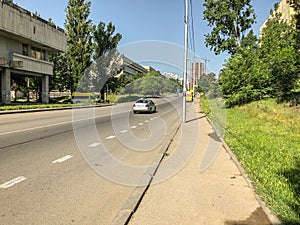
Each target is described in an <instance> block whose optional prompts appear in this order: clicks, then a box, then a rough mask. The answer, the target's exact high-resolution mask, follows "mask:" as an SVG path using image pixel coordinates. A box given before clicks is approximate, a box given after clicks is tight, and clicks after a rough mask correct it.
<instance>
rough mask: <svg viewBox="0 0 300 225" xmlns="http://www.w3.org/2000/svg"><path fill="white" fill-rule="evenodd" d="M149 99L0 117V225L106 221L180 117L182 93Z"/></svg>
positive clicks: (140, 180) (140, 177) (155, 157)
mask: <svg viewBox="0 0 300 225" xmlns="http://www.w3.org/2000/svg"><path fill="white" fill-rule="evenodd" d="M154 101H155V102H157V104H158V111H157V112H156V113H154V114H136V115H135V114H133V113H132V112H130V109H131V105H132V103H124V104H118V105H116V106H111V107H101V108H88V109H87V108H80V109H76V110H75V109H73V110H59V111H45V112H34V113H18V114H7V115H0V224H5V225H8V224H14V225H15V224H39V225H40V224H51V225H53V224H101V225H105V224H111V223H112V222H113V221H114V219H115V217H116V216H117V215H118V213H119V211H120V210H121V208H122V206H123V205H124V204H125V202H127V201H128V199H130V198H131V196H132V193H133V192H134V190H135V186H138V185H144V184H145V183H144V181H145V177H146V178H147V176H149V171H151V169H152V168H153V167H155V165H156V162H157V160H158V159H159V157H160V156H161V150H162V147H163V146H164V145H165V144H166V143H168V142H169V141H170V135H171V134H172V133H173V132H174V130H175V129H176V128H177V126H178V123H179V122H180V118H179V115H178V113H180V112H178V111H176V108H179V106H180V103H181V98H176V97H172V98H168V99H155V100H154ZM149 169H150V170H149ZM150 176H151V174H150Z"/></svg>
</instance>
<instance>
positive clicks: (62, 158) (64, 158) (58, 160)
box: [52, 155, 73, 163]
mask: <svg viewBox="0 0 300 225" xmlns="http://www.w3.org/2000/svg"><path fill="white" fill-rule="evenodd" d="M71 158H73V155H66V156H64V157H61V158H59V159H56V160H54V161H53V162H52V163H62V162H64V161H67V160H69V159H71Z"/></svg>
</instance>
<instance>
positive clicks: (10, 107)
mask: <svg viewBox="0 0 300 225" xmlns="http://www.w3.org/2000/svg"><path fill="white" fill-rule="evenodd" d="M70 106H72V104H20V105H6V106H0V111H3V110H22V109H45V108H58V107H70Z"/></svg>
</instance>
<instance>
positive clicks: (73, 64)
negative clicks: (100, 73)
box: [65, 0, 93, 92]
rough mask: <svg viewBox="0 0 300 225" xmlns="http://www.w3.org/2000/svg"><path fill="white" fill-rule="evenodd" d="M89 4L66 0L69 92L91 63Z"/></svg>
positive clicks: (73, 89)
mask: <svg viewBox="0 0 300 225" xmlns="http://www.w3.org/2000/svg"><path fill="white" fill-rule="evenodd" d="M90 6H91V3H90V2H85V1H84V0H68V6H67V9H66V13H67V18H66V22H65V28H66V31H67V52H66V57H67V61H68V65H69V67H68V69H69V74H70V75H71V76H70V81H71V82H70V84H71V87H70V88H71V92H74V91H75V90H76V89H77V86H78V83H79V81H80V79H81V77H82V76H83V75H84V73H85V71H86V69H87V68H88V67H89V66H90V65H91V55H92V51H93V48H92V46H93V45H92V35H91V29H92V21H91V20H89V19H88V17H89V14H90Z"/></svg>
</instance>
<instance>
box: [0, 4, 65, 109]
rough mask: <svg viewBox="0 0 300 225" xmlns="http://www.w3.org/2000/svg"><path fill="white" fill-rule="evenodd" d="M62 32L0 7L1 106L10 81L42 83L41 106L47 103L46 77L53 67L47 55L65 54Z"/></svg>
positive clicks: (17, 10) (11, 7)
mask: <svg viewBox="0 0 300 225" xmlns="http://www.w3.org/2000/svg"><path fill="white" fill-rule="evenodd" d="M66 44H67V38H66V34H65V32H64V30H63V29H61V28H59V27H56V26H54V25H52V24H50V23H49V22H47V21H45V20H43V19H41V18H40V17H38V16H36V15H35V14H33V13H31V12H29V11H27V10H25V9H23V8H21V7H19V6H17V5H15V4H12V3H7V2H6V1H5V0H3V1H2V3H1V4H0V76H1V79H0V88H1V95H0V100H1V104H9V103H10V101H11V96H10V93H11V89H12V85H13V77H14V76H19V77H24V78H25V77H28V76H30V77H38V78H40V79H41V84H42V85H41V89H42V90H41V98H42V102H44V103H48V101H49V76H51V75H53V63H51V62H49V61H48V54H49V53H55V52H64V51H66Z"/></svg>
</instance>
